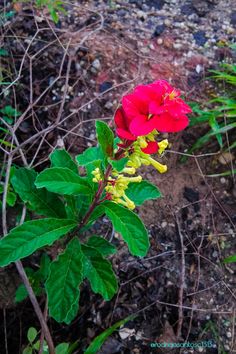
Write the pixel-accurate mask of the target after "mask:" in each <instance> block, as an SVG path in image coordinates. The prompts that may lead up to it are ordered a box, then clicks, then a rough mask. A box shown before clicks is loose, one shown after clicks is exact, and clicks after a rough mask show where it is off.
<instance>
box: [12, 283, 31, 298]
mask: <svg viewBox="0 0 236 354" xmlns="http://www.w3.org/2000/svg"><path fill="white" fill-rule="evenodd" d="M27 297H28V292H27V290H26V287H25V286H24V284H20V285H19V286H18V288H17V289H16V293H15V302H16V303H18V302H21V301H23V300H25V299H26V298H27Z"/></svg>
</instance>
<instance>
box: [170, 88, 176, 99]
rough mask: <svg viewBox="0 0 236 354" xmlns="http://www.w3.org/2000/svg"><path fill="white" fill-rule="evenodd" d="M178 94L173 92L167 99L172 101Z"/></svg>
mask: <svg viewBox="0 0 236 354" xmlns="http://www.w3.org/2000/svg"><path fill="white" fill-rule="evenodd" d="M177 96H178V94H177V92H176V91H175V90H173V91H172V92H171V93H170V94H169V99H170V100H173V99H174V98H175V97H177Z"/></svg>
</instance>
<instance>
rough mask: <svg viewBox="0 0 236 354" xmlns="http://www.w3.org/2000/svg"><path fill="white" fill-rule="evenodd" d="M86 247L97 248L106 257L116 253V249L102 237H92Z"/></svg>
mask: <svg viewBox="0 0 236 354" xmlns="http://www.w3.org/2000/svg"><path fill="white" fill-rule="evenodd" d="M86 245H87V246H90V247H94V248H96V250H97V251H99V252H100V253H101V255H102V256H105V257H106V256H109V255H110V254H114V253H116V248H115V247H114V246H113V245H112V244H111V243H110V242H108V241H107V240H105V239H104V238H103V237H100V236H95V235H94V236H91V237H90V238H89V240H88V242H87V243H86Z"/></svg>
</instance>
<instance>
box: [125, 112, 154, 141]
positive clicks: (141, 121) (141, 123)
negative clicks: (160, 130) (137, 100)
mask: <svg viewBox="0 0 236 354" xmlns="http://www.w3.org/2000/svg"><path fill="white" fill-rule="evenodd" d="M129 128H130V131H131V133H132V134H134V135H136V136H142V135H147V134H149V133H151V132H152V131H153V130H154V129H155V120H154V119H153V118H151V119H149V120H148V117H147V116H144V115H139V116H137V117H135V118H134V119H133V120H132V122H131V123H130V126H129Z"/></svg>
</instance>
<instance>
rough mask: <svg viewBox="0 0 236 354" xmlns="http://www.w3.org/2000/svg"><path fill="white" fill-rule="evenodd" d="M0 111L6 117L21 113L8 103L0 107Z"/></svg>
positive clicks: (16, 115)
mask: <svg viewBox="0 0 236 354" xmlns="http://www.w3.org/2000/svg"><path fill="white" fill-rule="evenodd" d="M0 112H1V113H3V114H5V115H6V116H8V117H18V116H19V115H21V112H18V111H17V110H16V109H15V108H13V107H12V106H9V105H8V106H5V107H4V108H2V109H1V110H0Z"/></svg>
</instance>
